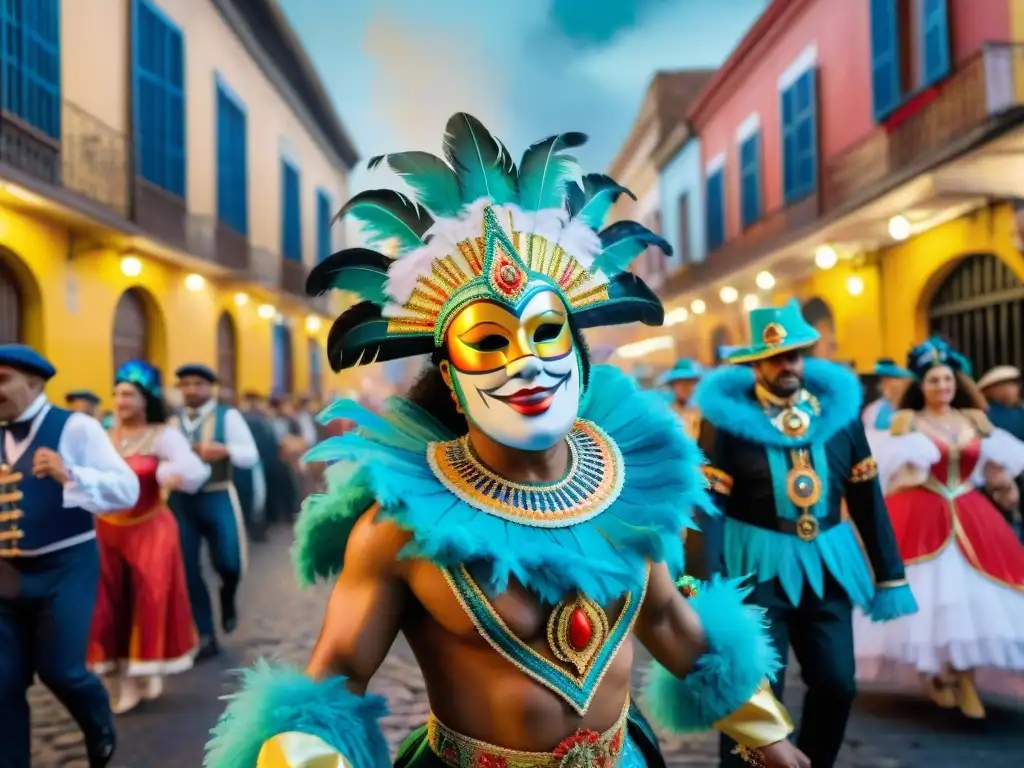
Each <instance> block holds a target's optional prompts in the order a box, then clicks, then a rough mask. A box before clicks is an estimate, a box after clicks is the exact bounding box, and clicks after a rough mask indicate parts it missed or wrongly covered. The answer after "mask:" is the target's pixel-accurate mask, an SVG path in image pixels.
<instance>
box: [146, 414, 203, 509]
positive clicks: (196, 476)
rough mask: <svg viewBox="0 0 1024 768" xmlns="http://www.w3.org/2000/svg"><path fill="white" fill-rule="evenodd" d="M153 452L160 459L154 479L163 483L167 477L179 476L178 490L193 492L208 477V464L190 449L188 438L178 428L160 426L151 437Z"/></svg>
mask: <svg viewBox="0 0 1024 768" xmlns="http://www.w3.org/2000/svg"><path fill="white" fill-rule="evenodd" d="M152 451H153V454H154V455H156V456H157V457H158V458H159V459H160V464H159V465H158V466H157V468H156V479H157V482H159V483H160V484H161V485H163V484H164V483H165V482H166V481H167V479H168V478H170V477H173V476H175V475H177V476H178V477H180V478H181V485H180V487H179V488H178V490H181V491H184V492H185V493H195V492H196V491H198V490H199V489H200V488H202V486H203V483H205V482H206V481H207V480H208V479H209V478H210V465H209V464H205V463H204V462H203V460H202V459H200V458H199V454H197V453H196V452H195V451H193V450H192V446H191V445H189V442H188V439H187V438H186V437H185V435H184V434H182V432H181V431H180V430H177V429H174V428H173V427H161V428H160V431H159V432H158V433H157V435H156V437H155V438H154V439H153V448H152Z"/></svg>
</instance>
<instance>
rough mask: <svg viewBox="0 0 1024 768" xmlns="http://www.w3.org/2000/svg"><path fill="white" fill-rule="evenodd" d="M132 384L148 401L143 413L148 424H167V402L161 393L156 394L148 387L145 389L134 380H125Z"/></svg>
mask: <svg viewBox="0 0 1024 768" xmlns="http://www.w3.org/2000/svg"><path fill="white" fill-rule="evenodd" d="M125 383H126V384H131V385H132V386H133V387H134V388H135V391H136V392H138V393H139V394H140V395H142V399H143V400H144V401H145V402H146V406H145V408H144V410H143V413H144V414H145V417H146V423H147V424H165V423H166V422H167V417H168V415H169V413H168V410H167V403H166V402H164V399H163V398H162V397H160V396H159V395H154V394H152V393H151V392H149V391H148V390H146V389H143V388H142V387H140V386H139V385H138V384H136V383H135V382H133V381H128V382H125Z"/></svg>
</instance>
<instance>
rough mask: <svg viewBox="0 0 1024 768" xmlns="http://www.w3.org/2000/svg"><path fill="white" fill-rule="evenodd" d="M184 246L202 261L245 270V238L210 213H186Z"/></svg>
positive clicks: (247, 263) (247, 252) (247, 262)
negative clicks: (209, 214)
mask: <svg viewBox="0 0 1024 768" xmlns="http://www.w3.org/2000/svg"><path fill="white" fill-rule="evenodd" d="M185 250H187V251H188V253H189V254H191V255H193V256H197V257H198V258H200V259H202V260H203V261H208V262H210V263H211V264H217V265H219V266H221V267H225V268H226V269H230V270H233V271H235V272H238V273H242V274H243V275H245V274H247V273H248V271H249V267H250V262H251V260H250V247H249V238H247V237H246V236H245V235H242V234H239V233H238V232H235V231H234V230H233V229H231V228H230V227H228V226H227V225H226V224H224V223H222V222H220V221H217V220H216V219H214V217H213V216H207V215H201V214H196V213H192V214H188V216H187V218H186V220H185Z"/></svg>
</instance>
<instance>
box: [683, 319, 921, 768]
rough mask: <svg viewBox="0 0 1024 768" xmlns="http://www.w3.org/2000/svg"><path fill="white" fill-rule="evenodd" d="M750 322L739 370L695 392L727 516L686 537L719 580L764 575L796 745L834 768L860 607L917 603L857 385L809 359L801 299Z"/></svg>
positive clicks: (732, 368)
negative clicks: (790, 678) (793, 678)
mask: <svg viewBox="0 0 1024 768" xmlns="http://www.w3.org/2000/svg"><path fill="white" fill-rule="evenodd" d="M750 324H751V339H752V340H753V343H752V344H751V345H750V346H749V347H741V348H738V349H735V350H733V351H732V353H731V354H730V356H729V362H730V363H734V365H729V366H725V367H723V368H720V369H718V370H716V371H714V372H712V373H710V374H708V375H707V376H705V377H704V379H703V380H702V381H701V383H700V385H699V387H698V389H697V392H696V393H695V396H694V401H695V405H696V407H697V408H698V410H700V412H701V414H702V416H703V422H702V424H701V429H700V438H699V442H700V446H701V448H702V450H703V451H704V453H705V455H706V456H707V458H708V461H709V464H708V465H707V467H706V468H705V469H706V475H707V478H708V481H709V483H710V484H711V488H712V491H713V496H714V498H715V501H716V504H717V505H718V507H719V509H720V510H721V512H722V517H720V518H716V519H708V520H705V521H703V522H704V529H705V533H704V535H703V536H702V537H695V538H691V539H690V540H689V541H688V542H687V548H688V550H690V552H692V554H693V557H688V562H690V563H691V564H698V563H700V561H701V558H702V556H703V558H705V559H706V562H705V563H703V564H702V565H701V566H700V567H704V568H705V569H706V570H708V571H710V572H712V573H725V574H726V575H728V576H731V577H740V576H745V575H748V574H749V575H751V576H752V577H753V578H754V579H755V580H756V582H757V584H756V587H755V589H754V593H753V595H752V596H751V599H752V600H753V601H754V602H756V603H757V604H758V605H760V606H762V607H764V608H765V610H766V614H767V617H768V619H769V621H770V623H771V632H772V637H773V640H774V642H775V644H776V646H777V648H778V650H779V652H780V654H781V655H782V656H783V657H784V658H785V657H786V656H787V655H788V649H789V646H790V645H792V647H793V651H794V653H795V654H796V657H797V660H798V661H799V662H800V667H801V671H802V675H803V678H804V682H805V683H806V684H807V696H806V698H805V700H804V708H803V718H802V721H801V725H800V730H799V736H798V738H797V746H798V747H799V748H800V749H801V750H802V751H803V752H804V753H805V754H806V755H807V756H808V757H809V758H810V759H811V762H812V764H813V765H814V766H815V768H829V766H832V765H834V764H835V761H836V759H837V757H838V755H839V750H840V747H841V746H842V740H843V734H844V732H845V730H846V722H847V719H848V718H849V713H850V708H851V705H852V703H853V698H854V696H855V694H856V685H855V681H854V672H855V662H854V652H853V629H852V622H851V616H852V611H853V606H854V605H857V606H859V607H860V608H862V609H863V610H865V611H867V612H869V613H870V615H871V616H872V618H874V619H875V620H877V621H887V620H890V619H894V618H897V617H898V616H902V615H905V614H907V613H913V612H914V611H916V610H917V606H916V604H915V602H914V598H913V595H912V594H911V592H910V588H909V586H908V585H907V583H906V581H905V579H904V573H903V562H902V560H901V559H900V554H899V550H898V548H897V546H896V541H895V538H894V536H893V531H892V526H891V524H890V522H889V517H888V514H887V512H886V508H885V502H884V500H883V498H882V492H881V488H880V487H879V484H878V479H877V474H878V471H877V467H876V466H875V462H874V459H872V458H871V451H870V449H869V448H868V443H867V438H866V437H865V434H864V427H863V425H862V424H861V421H860V418H859V411H860V405H861V388H860V383H859V381H858V380H857V377H856V376H855V375H854V374H853V373H852V372H851V371H849V370H848V369H846V368H845V367H843V366H840V365H837V364H835V363H830V362H827V361H825V360H819V359H805V357H804V353H805V352H806V350H808V349H809V348H810V347H812V346H813V345H814V344H815V343H816V342H817V341H818V333H817V331H815V330H814V328H812V327H811V326H810V325H808V324H807V322H806V321H805V320H804V319H803V317H802V316H801V314H800V309H799V306H798V305H797V303H796V302H795V301H790V302H789V303H788V304H786V305H784V306H782V307H769V308H764V309H756V310H753V311H752V312H751V313H750ZM844 500H845V502H846V507H847V508H848V510H849V514H848V515H846V514H844V511H843V507H844V504H843V502H844ZM702 550H703V551H702ZM865 555H866V557H865ZM697 575H702V574H699V573H698V574H697ZM784 681H785V678H784V675H780V676H779V678H778V680H777V682H776V684H775V689H776V691H775V692H776V695H777V696H779V697H781V696H782V687H783V685H784ZM733 747H734V744H733V743H732V742H729V741H728V740H726V739H725V738H723V743H722V750H721V752H722V765H723V766H732V765H740V764H742V763H739V762H738V758H737V757H736V756H735V755H733V754H731V753H732V750H733Z"/></svg>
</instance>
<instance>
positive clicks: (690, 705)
mask: <svg viewBox="0 0 1024 768" xmlns="http://www.w3.org/2000/svg"><path fill="white" fill-rule="evenodd" d="M679 587H680V590H681V591H682V592H683V594H684V595H685V596H686V597H687V598H688V599H689V602H690V605H691V606H692V607H693V610H694V611H696V613H697V616H698V617H699V618H700V623H701V626H702V628H703V630H704V637H705V640H706V642H707V648H708V649H707V652H706V653H704V655H702V656H701V657H700V658H699V659H697V663H696V664H695V665H694V668H693V669H692V670H691V671H690V673H689V674H688V675H686V677H682V678H679V677H676V676H675V675H673V674H672V673H671V672H669V671H668V670H667V669H665V668H664V667H663V666H661V665H660V664H657V663H654V664H653V665H652V666H651V669H650V672H649V676H648V681H647V687H646V690H645V692H644V697H643V700H644V701H645V703H646V706H645V711H646V713H647V715H648V717H650V719H651V722H652V723H654V724H655V725H656V726H657V727H659V728H661V729H662V730H664V731H666V732H668V733H672V734H675V735H680V734H686V733H694V732H698V731H704V730H707V729H709V728H711V727H713V726H715V724H716V723H718V722H719V721H721V720H723V719H724V718H727V717H728V716H729V715H731V714H733V713H734V712H736V710H737V709H739V708H740V707H742V706H743V705H744V704H746V703H747V702H748V701H750V700H751V698H752V697H754V696H755V695H756V694H757V692H758V691H759V690H760V689H761V686H762V684H763V683H764V682H765V680H773V679H774V678H775V675H776V674H777V672H778V670H779V668H780V667H781V663H780V661H779V655H778V653H777V652H776V651H775V648H774V646H773V645H772V642H771V639H770V638H769V636H768V632H767V627H766V624H765V619H764V612H763V610H761V609H759V608H756V607H751V606H748V605H746V604H744V602H743V600H744V598H746V597H747V595H749V594H750V591H751V590H750V588H747V587H741V586H740V580H733V581H730V580H724V579H722V578H720V577H715V578H714V579H713V580H712V581H711V582H710V583H706V584H702V583H701V582H698V581H697V580H696V579H692V578H690V577H684V578H683V579H681V580H680V582H679Z"/></svg>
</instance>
